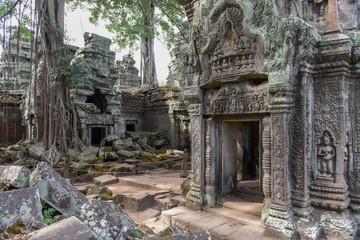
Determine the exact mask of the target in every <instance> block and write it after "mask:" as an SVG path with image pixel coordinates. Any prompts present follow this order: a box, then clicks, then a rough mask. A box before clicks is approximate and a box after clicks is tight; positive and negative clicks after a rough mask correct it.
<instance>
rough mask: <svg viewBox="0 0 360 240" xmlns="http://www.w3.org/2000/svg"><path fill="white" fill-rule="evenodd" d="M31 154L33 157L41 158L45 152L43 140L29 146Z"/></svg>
mask: <svg viewBox="0 0 360 240" xmlns="http://www.w3.org/2000/svg"><path fill="white" fill-rule="evenodd" d="M28 152H29V156H30V157H32V158H41V156H42V155H44V153H45V145H44V143H43V142H39V143H36V144H33V145H30V146H28Z"/></svg>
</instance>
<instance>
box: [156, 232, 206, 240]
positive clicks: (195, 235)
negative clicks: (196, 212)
mask: <svg viewBox="0 0 360 240" xmlns="http://www.w3.org/2000/svg"><path fill="white" fill-rule="evenodd" d="M150 239H151V240H194V239H196V240H211V235H210V233H209V232H206V231H202V232H192V233H188V234H176V235H170V236H167V237H163V238H158V237H155V238H150Z"/></svg>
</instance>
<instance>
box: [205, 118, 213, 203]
mask: <svg viewBox="0 0 360 240" xmlns="http://www.w3.org/2000/svg"><path fill="white" fill-rule="evenodd" d="M213 127H214V126H213V119H212V118H211V117H210V118H208V119H206V120H205V165H204V167H205V193H206V194H205V200H206V204H208V205H209V206H210V207H215V205H216V192H215V186H214V183H215V179H214V177H215V169H214V165H215V164H214V162H215V159H214V152H213V150H212V149H214V148H215V146H214V144H215V136H214V134H215V133H214V129H213Z"/></svg>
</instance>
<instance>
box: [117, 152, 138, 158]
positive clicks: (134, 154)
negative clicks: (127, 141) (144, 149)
mask: <svg viewBox="0 0 360 240" xmlns="http://www.w3.org/2000/svg"><path fill="white" fill-rule="evenodd" d="M116 153H117V154H118V155H119V157H126V158H132V157H136V156H138V155H139V152H138V151H126V150H119V151H117V152H116Z"/></svg>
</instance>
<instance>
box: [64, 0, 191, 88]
mask: <svg viewBox="0 0 360 240" xmlns="http://www.w3.org/2000/svg"><path fill="white" fill-rule="evenodd" d="M66 1H67V2H68V3H70V4H71V5H72V7H73V9H75V8H77V7H81V8H82V9H88V10H89V11H90V12H91V17H90V21H91V22H92V23H94V24H97V23H98V22H99V21H105V26H106V28H107V30H108V31H109V32H111V33H114V41H115V42H116V43H117V45H118V46H119V48H120V49H124V48H125V47H129V48H131V49H133V48H135V47H138V45H139V43H140V52H141V69H140V76H141V78H142V83H143V84H147V85H150V86H157V84H158V81H157V75H156V65H155V53H154V38H155V37H157V38H158V39H159V40H160V41H162V42H164V43H166V44H167V46H168V47H169V48H170V46H171V44H172V43H174V41H175V37H176V34H175V33H176V31H175V28H177V29H178V30H179V31H180V32H181V33H183V32H186V29H187V22H186V21H185V20H184V18H185V15H184V13H183V10H182V6H181V5H179V4H178V2H177V1H176V0H97V1H93V0H66Z"/></svg>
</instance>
